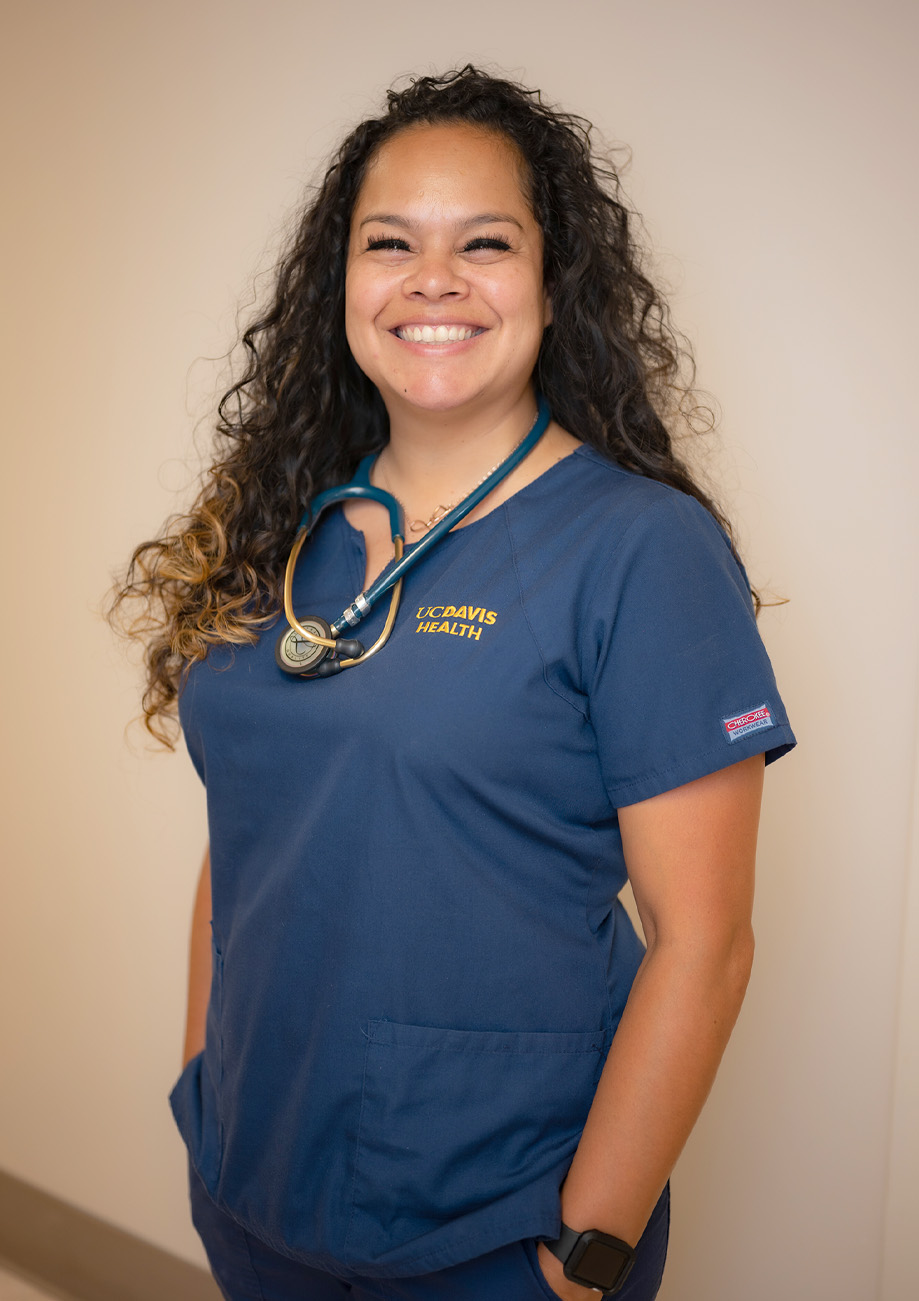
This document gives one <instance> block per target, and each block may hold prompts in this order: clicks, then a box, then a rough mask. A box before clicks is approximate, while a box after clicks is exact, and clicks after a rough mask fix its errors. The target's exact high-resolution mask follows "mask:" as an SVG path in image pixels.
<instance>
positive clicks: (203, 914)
mask: <svg viewBox="0 0 919 1301" xmlns="http://www.w3.org/2000/svg"><path fill="white" fill-rule="evenodd" d="M210 994H211V861H210V854H209V853H207V854H205V856H204V863H203V864H202V867H201V875H200V877H199V879H198V889H197V891H196V893H195V906H194V911H193V913H192V922H191V942H190V945H189V960H188V1012H187V1015H186V1019H185V1050H184V1053H183V1057H182V1063H183V1065H184V1064H185V1063H186V1062H189V1061H190V1060H191V1059H192V1057H194V1056H195V1055H196V1054H197V1053H199V1052H200V1051H201V1049H202V1048H203V1047H204V1029H205V1023H206V1021H207V1005H208V1001H209V1000H210Z"/></svg>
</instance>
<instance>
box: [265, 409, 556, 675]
mask: <svg viewBox="0 0 919 1301" xmlns="http://www.w3.org/2000/svg"><path fill="white" fill-rule="evenodd" d="M550 419H551V416H550V412H549V407H548V405H547V403H546V400H545V398H543V397H540V398H539V403H538V411H537V414H536V420H535V422H534V424H533V426H532V428H531V429H530V430H529V432H528V433H527V434H526V436H525V437H524V439H523V440H522V442H520V443H519V444H518V445H517V446H516V447H515V448H514V450H513V451H512V452H511V454H510V455H509V456H508V457H507V458H506V459H505V460H503V461H502V462H501V464H500V465H498V466H496V467H495V469H494V470H492V472H491V474H489V475H488V477H487V478H486V479H484V480H483V481H482V482H481V483H480V484H479V485H478V487H476V488H474V489H473V490H472V492H471V493H470V494H469V496H468V497H464V498H463V500H462V501H461V502H460V503H459V504H458V505H457V506H454V507H453V509H452V510H450V511H448V512H447V513H446V515H443V516H442V517H441V518H440V519H439V520H438V521H437V523H436V524H434V525H433V526H432V527H431V528H430V529H429V530H428V532H427V533H426V534H425V536H424V537H423V538H422V539H421V541H420V542H416V543H415V545H414V546H413V547H412V549H411V551H408V552H405V553H404V554H402V555H401V556H400V555H399V552H400V551H401V544H402V543H403V542H404V540H405V525H404V522H403V519H402V507H401V506H400V505H399V502H398V501H397V500H396V498H395V497H394V496H393V495H392V493H389V492H386V491H385V489H383V488H376V487H374V485H373V484H372V483H371V482H370V470H371V467H372V466H373V463H374V461H375V460H376V456H377V453H375V452H372V453H371V454H370V455H369V456H365V457H364V459H363V460H362V461H361V463H360V464H359V465H358V467H357V470H356V472H355V475H354V478H353V479H352V480H351V482H350V483H346V484H343V485H342V486H341V487H339V488H328V489H327V490H326V491H325V492H320V493H319V494H318V495H317V496H316V497H314V498H313V500H312V501H311V502H310V505H309V506H308V507H307V509H306V511H305V512H304V514H303V517H302V519H301V520H300V523H299V525H298V528H297V537H296V540H295V543H294V548H295V551H294V552H292V553H291V559H294V555H295V553H299V550H300V547H301V546H302V544H303V542H304V541H305V540H306V538H307V537H309V535H310V533H311V532H312V531H313V529H314V528H315V527H316V523H317V521H318V519H319V517H320V515H321V514H322V512H323V511H324V510H326V509H327V507H329V506H332V505H334V504H336V503H337V502H342V501H349V500H353V499H358V500H364V501H375V502H378V503H379V504H380V505H381V506H385V507H386V509H387V510H388V512H389V524H390V533H391V535H392V540H393V543H394V544H396V543H397V540H398V543H399V545H397V546H396V552H397V559H396V562H395V564H394V565H393V566H392V567H391V568H389V569H387V570H384V572H383V573H382V574H381V575H380V577H379V578H378V579H377V580H376V582H375V583H372V584H371V585H370V587H369V588H368V589H367V590H366V591H365V592H361V593H360V595H359V596H356V597H355V599H354V600H353V601H352V603H351V604H350V605H349V606H348V608H347V609H346V610H344V611H343V612H342V614H341V615H340V616H339V618H338V619H336V620H335V622H334V623H333V624H332V625H331V635H332V637H333V638H337V637H339V636H341V634H342V633H343V632H344V631H345V630H346V629H347V628H354V627H356V626H357V625H358V624H359V623H360V622H361V620H362V619H363V618H364V617H365V615H367V614H368V613H369V612H370V610H372V609H373V607H374V605H376V603H377V601H378V600H379V599H380V597H381V596H385V594H386V593H387V592H388V591H389V590H390V589H391V588H393V587H395V585H396V584H397V583H398V582H400V581H401V580H402V578H403V577H404V576H405V574H406V573H407V572H408V570H409V569H411V568H412V566H413V565H416V564H417V563H418V561H419V560H421V559H422V558H423V556H425V555H426V554H427V552H428V551H430V550H431V548H432V547H434V546H436V545H437V543H438V542H439V541H440V539H441V538H442V537H443V536H444V534H446V533H449V532H450V530H451V529H453V528H455V527H456V525H457V524H459V523H460V521H461V520H464V519H465V518H466V516H467V515H468V514H469V513H470V511H473V510H475V508H476V506H478V504H479V502H480V501H482V500H484V498H485V497H487V496H488V494H489V493H490V492H491V491H492V490H493V489H494V488H496V487H497V485H498V484H499V483H500V482H501V480H502V479H505V478H506V477H507V476H508V475H509V474H510V472H511V471H512V470H513V469H515V468H516V466H518V465H519V464H520V462H521V461H522V460H523V459H524V457H526V456H527V455H529V453H530V452H531V451H532V450H533V448H534V447H535V446H536V444H537V443H538V442H539V440H540V438H541V437H542V435H543V434H544V433H545V430H546V426H547V425H548V424H549V420H550ZM298 622H301V623H302V621H301V620H298ZM292 631H296V629H294V627H293V625H292V624H288V629H287V631H286V632H284V633H282V634H281V639H280V640H281V641H283V640H284V639H285V638H287V637H288V636H290V634H291V632H292ZM279 662H280V661H279ZM287 671H288V672H290V671H295V670H291V669H288V670H287Z"/></svg>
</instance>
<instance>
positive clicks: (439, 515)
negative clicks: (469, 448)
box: [374, 434, 526, 533]
mask: <svg viewBox="0 0 919 1301" xmlns="http://www.w3.org/2000/svg"><path fill="white" fill-rule="evenodd" d="M523 438H526V434H524V435H523ZM523 438H521V439H519V440H518V441H517V442H516V443H515V444H514V446H513V447H512V448H511V450H510V451H509V452H505V454H504V455H503V456H502V457H501V460H500V461H495V463H494V465H493V466H492V467H491V469H490V470H486V471H485V473H484V474H483V475H482V477H481V479H478V480H477V481H476V482H475V483H474V484H473V485H472V487H471V488H470V489H469V491H468V492H465V493H464V494H463V496H462V497H457V498H456V500H455V501H452V502H451V503H450V505H449V506H437V507H435V510H434V513H433V515H431V517H430V518H429V519H426V520H423V519H413V520H409V519H408V511H407V510H406V509H405V502H404V501H403V500H402V498H401V497H396V494H395V493H394V492H392V491H391V489H389V488H387V487H386V484H385V483H381V484H380V487H381V488H383V489H385V490H386V491H387V492H389V493H390V495H391V496H392V497H396V501H397V502H398V503H399V505H400V506H401V507H402V514H403V515H404V516H405V517H406V522H407V524H408V530H409V532H410V533H427V531H428V529H430V528H433V527H434V525H435V524H436V523H437V521H438V520H439V519H443V517H444V515H446V513H447V511H451V510H452V509H453V507H454V506H457V505H459V503H460V502H461V501H462V500H463V499H464V498H465V497H468V496H469V495H470V493H473V492H475V490H476V488H478V487H479V486H480V485H481V484H483V483H484V482H485V480H486V479H487V478H488V477H489V475H491V474H494V472H495V470H497V468H498V466H499V465H501V464H502V462H504V461H506V460H507V458H508V457H509V456H513V454H514V452H516V450H517V448H518V447H519V446H520V444H521V443H522V442H523ZM379 463H380V462H379V457H378V458H377V464H376V466H375V467H374V468H375V469H377V478H379V477H380V476H379V469H378V467H379Z"/></svg>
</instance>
